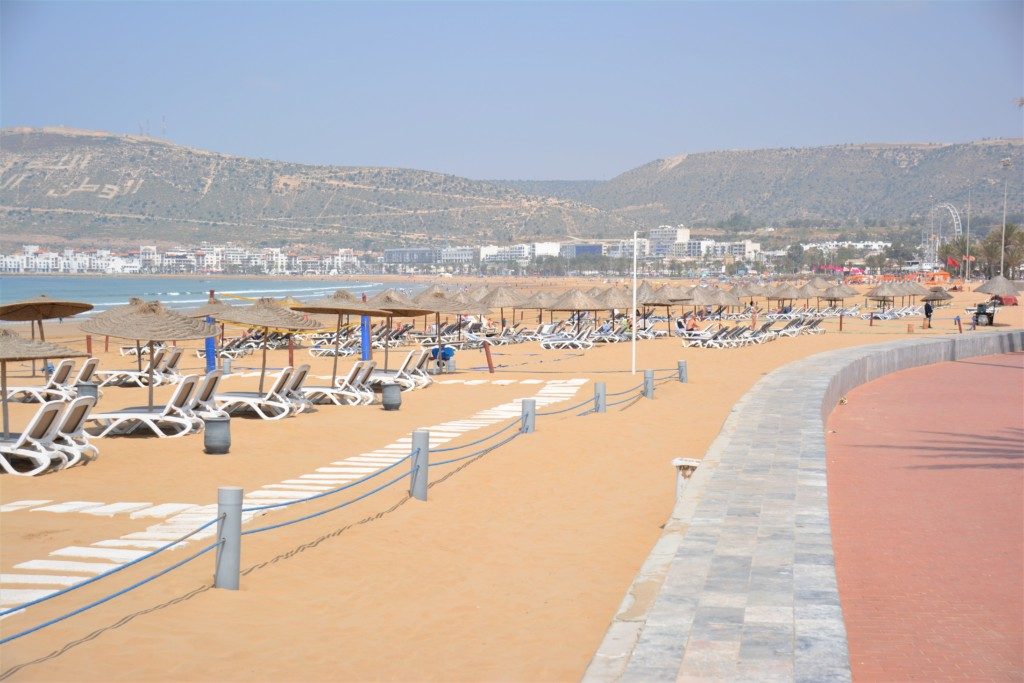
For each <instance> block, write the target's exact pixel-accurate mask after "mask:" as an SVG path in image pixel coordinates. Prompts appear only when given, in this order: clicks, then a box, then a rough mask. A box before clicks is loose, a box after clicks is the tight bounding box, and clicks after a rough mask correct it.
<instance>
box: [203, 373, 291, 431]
mask: <svg viewBox="0 0 1024 683" xmlns="http://www.w3.org/2000/svg"><path fill="white" fill-rule="evenodd" d="M291 376H292V369H291V368H290V367H289V368H285V369H284V370H282V371H281V372H279V373H278V374H277V376H276V377H275V378H274V382H273V383H272V384H271V386H270V389H268V390H267V391H266V392H264V393H262V394H261V393H259V392H258V391H229V392H226V393H223V394H216V395H215V396H214V397H213V400H214V401H215V402H216V404H217V407H218V408H219V409H220V410H223V411H224V412H226V413H228V414H229V415H234V414H236V413H239V412H242V411H245V410H250V411H252V412H254V413H256V415H257V416H259V417H260V418H262V419H264V420H280V419H282V418H284V417H288V416H289V415H291V414H292V411H293V406H292V403H291V402H290V401H289V400H288V398H287V397H286V396H285V395H284V394H283V393H282V392H283V391H284V390H285V387H287V386H288V381H289V380H290V379H291Z"/></svg>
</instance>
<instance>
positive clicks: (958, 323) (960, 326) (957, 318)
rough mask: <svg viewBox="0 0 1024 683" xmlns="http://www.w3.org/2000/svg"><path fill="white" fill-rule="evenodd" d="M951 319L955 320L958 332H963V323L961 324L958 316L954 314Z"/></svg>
mask: <svg viewBox="0 0 1024 683" xmlns="http://www.w3.org/2000/svg"><path fill="white" fill-rule="evenodd" d="M953 320H956V328H957V329H958V330H960V334H963V333H964V325H963V323H962V322H960V316H956V317H955V318H953Z"/></svg>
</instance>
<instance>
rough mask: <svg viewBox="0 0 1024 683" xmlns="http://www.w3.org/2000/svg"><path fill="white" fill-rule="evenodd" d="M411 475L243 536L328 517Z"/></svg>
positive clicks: (250, 530)
mask: <svg viewBox="0 0 1024 683" xmlns="http://www.w3.org/2000/svg"><path fill="white" fill-rule="evenodd" d="M406 457H409V456H406ZM383 471H384V470H381V472H383ZM410 474H411V472H406V473H404V474H401V475H399V476H397V477H395V478H394V479H392V480H391V481H388V482H385V483H383V484H381V485H380V486H378V487H377V488H375V489H373V490H372V491H367V492H366V493H364V494H362V495H359V496H356V497H355V498H352V499H351V500H346V501H345V502H344V503H339V504H337V505H335V506H334V507H329V508H327V509H325V510H320V511H318V512H312V513H310V514H308V515H304V516H302V517H296V518H295V519H291V520H288V521H287V522H279V523H277V524H269V525H267V526H261V527H259V528H256V529H249V530H248V531H243V532H242V536H248V535H249V534H258V533H262V532H264V531H271V530H273V529H280V528H281V527H285V526H291V525H292V524H298V523H299V522H305V521H306V520H307V519H313V518H314V517H319V516H320V515H326V514H327V513H328V512H334V511H335V510H340V509H341V508H343V507H346V506H348V505H351V504H352V503H357V502H359V501H361V500H362V499H363V498H369V497H370V496H372V495H373V494H375V493H377V492H378V491H383V490H384V489H386V488H387V487H389V486H391V485H392V484H394V483H396V482H399V481H401V480H402V479H405V478H406V477H408V476H410Z"/></svg>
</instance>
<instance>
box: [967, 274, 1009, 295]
mask: <svg viewBox="0 0 1024 683" xmlns="http://www.w3.org/2000/svg"><path fill="white" fill-rule="evenodd" d="M974 291H975V292H983V293H985V294H992V295H993V296H1017V294H1018V292H1017V285H1015V284H1014V283H1013V281H1012V280H1008V279H1007V278H1005V277H1003V276H1002V275H996V276H995V277H994V278H992V279H991V280H988V281H986V282H985V283H984V284H982V285H980V286H978V287H975V288H974Z"/></svg>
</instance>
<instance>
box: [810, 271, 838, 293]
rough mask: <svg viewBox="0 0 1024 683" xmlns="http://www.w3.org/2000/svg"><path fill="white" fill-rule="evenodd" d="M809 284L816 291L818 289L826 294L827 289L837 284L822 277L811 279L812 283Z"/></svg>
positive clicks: (817, 276)
mask: <svg viewBox="0 0 1024 683" xmlns="http://www.w3.org/2000/svg"><path fill="white" fill-rule="evenodd" d="M807 284H809V285H810V286H811V287H813V288H814V289H816V290H818V291H821V292H824V291H825V290H826V289H828V288H829V287H831V286H832V285H834V284H835V283H834V282H829V281H828V280H826V279H825V278H823V277H821V276H820V275H815V276H814V277H812V278H811V279H810V281H809V282H808V283H807Z"/></svg>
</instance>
